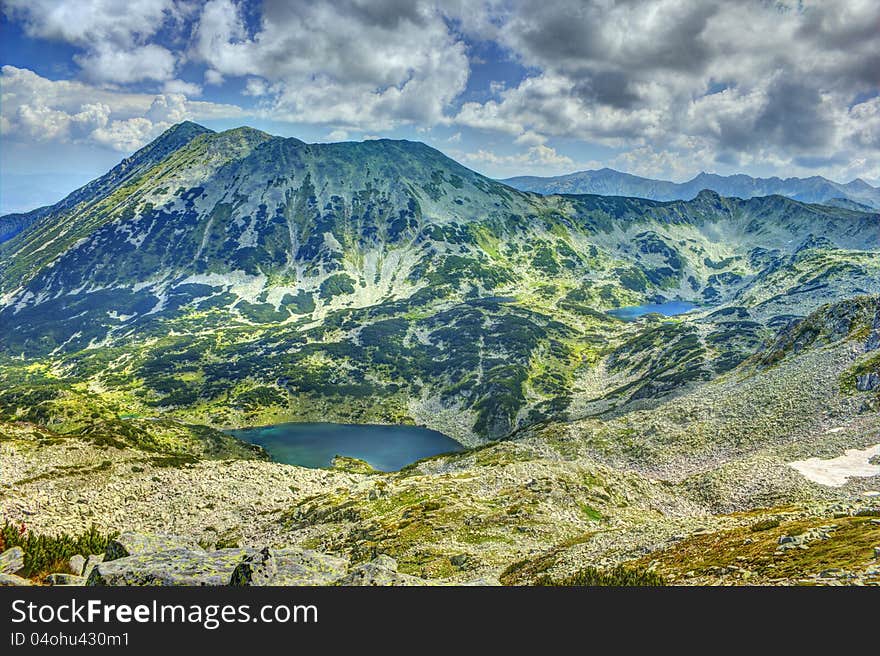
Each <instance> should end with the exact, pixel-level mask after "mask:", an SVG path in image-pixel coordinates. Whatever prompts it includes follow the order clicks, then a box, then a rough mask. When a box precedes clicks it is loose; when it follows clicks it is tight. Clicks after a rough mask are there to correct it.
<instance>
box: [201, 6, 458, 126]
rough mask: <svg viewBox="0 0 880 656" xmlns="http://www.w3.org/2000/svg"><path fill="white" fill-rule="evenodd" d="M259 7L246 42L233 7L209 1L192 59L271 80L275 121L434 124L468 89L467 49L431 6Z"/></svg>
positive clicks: (240, 74) (223, 72)
mask: <svg viewBox="0 0 880 656" xmlns="http://www.w3.org/2000/svg"><path fill="white" fill-rule="evenodd" d="M262 8H263V13H262V21H261V23H260V26H259V28H258V30H257V32H256V33H255V34H248V33H247V30H246V28H245V24H244V21H243V19H242V17H241V15H240V11H239V8H238V6H237V5H236V4H235V3H233V2H232V1H231V0H210V1H209V2H208V3H207V4H206V5H205V7H204V10H203V12H202V14H201V17H200V19H199V22H198V26H197V28H196V30H195V38H194V46H193V52H192V57H193V58H194V59H196V60H199V61H204V62H205V63H207V64H209V65H210V66H211V68H212V69H213V70H215V71H217V73H219V74H220V75H223V76H227V77H235V76H238V77H244V76H252V77H258V78H262V79H264V80H267V81H268V83H269V85H270V87H269V89H268V90H269V91H271V93H272V99H271V105H270V106H268V107H267V110H266V111H267V112H268V113H270V114H271V115H272V117H273V118H276V119H282V120H284V119H287V120H292V121H298V122H307V123H327V124H333V125H340V126H345V127H348V128H349V129H358V128H366V129H388V128H390V127H392V126H394V125H397V124H401V123H414V124H421V125H432V124H435V123H438V122H441V121H442V120H444V111H445V109H446V108H447V107H448V106H449V105H450V103H451V102H452V101H453V100H454V99H455V98H456V96H458V94H460V93H461V91H463V90H464V88H465V84H466V82H467V78H468V74H469V65H468V59H467V55H466V52H465V44H464V43H463V42H462V41H461V39H460V37H458V36H457V35H456V34H454V33H453V32H452V31H451V30H450V28H449V26H448V25H447V23H446V21H445V19H444V16H443V14H442V13H441V12H440V11H439V10H438V9H437V8H436V7H435V6H434V5H433V4H432V3H428V2H415V3H399V2H394V1H393V0H386V1H384V2H382V1H380V2H370V3H360V2H356V1H355V0H336V1H335V2H323V3H312V2H305V1H300V2H279V1H274V2H273V1H268V2H266V3H264V4H263V7H262ZM258 90H264V89H263V88H262V87H259V86H256V87H253V88H252V89H251V91H252V92H254V91H258Z"/></svg>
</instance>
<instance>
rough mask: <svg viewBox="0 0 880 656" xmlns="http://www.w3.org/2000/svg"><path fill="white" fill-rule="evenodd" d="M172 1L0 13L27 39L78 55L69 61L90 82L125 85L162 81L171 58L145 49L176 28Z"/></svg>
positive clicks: (80, 0) (45, 5)
mask: <svg viewBox="0 0 880 656" xmlns="http://www.w3.org/2000/svg"><path fill="white" fill-rule="evenodd" d="M180 4H181V3H179V2H176V1H175V0H6V1H5V2H4V13H5V14H7V16H9V17H11V18H14V19H16V20H19V21H21V23H22V25H23V27H24V30H25V33H26V34H28V35H29V36H33V37H38V38H43V39H50V40H55V41H63V42H66V43H69V44H72V45H74V46H76V47H77V48H80V49H82V50H83V51H84V52H82V53H79V54H77V55H76V56H75V57H74V60H75V61H76V63H77V64H79V66H80V67H81V68H82V70H83V73H84V74H85V76H86V78H87V79H89V80H92V81H94V82H110V83H120V84H126V83H129V82H138V81H141V80H158V81H163V80H168V79H171V78H172V77H173V75H174V69H175V66H176V57H175V55H174V54H173V53H172V52H171V51H170V50H168V49H167V48H165V47H163V46H160V45H157V44H154V43H148V40H149V39H150V38H151V37H153V36H154V35H155V34H156V33H157V32H158V31H159V30H160V29H162V27H163V26H164V25H166V24H170V23H171V24H173V23H175V22H177V21H178V20H179V18H180V16H181V8H180V7H179V5H180Z"/></svg>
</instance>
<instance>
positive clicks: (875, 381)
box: [856, 371, 880, 392]
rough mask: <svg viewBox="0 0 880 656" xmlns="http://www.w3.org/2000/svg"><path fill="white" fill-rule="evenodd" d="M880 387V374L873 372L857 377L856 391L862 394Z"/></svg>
mask: <svg viewBox="0 0 880 656" xmlns="http://www.w3.org/2000/svg"><path fill="white" fill-rule="evenodd" d="M878 387H880V374H878V373H875V372H873V371H872V372H871V373H867V374H862V375H860V376H856V389H857V390H859V391H860V392H871V391H873V390H875V389H877V388H878Z"/></svg>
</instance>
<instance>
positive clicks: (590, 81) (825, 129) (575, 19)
mask: <svg viewBox="0 0 880 656" xmlns="http://www.w3.org/2000/svg"><path fill="white" fill-rule="evenodd" d="M482 11H483V14H484V18H483V19H481V20H479V21H477V24H478V25H479V28H478V31H479V32H480V33H481V34H483V35H484V36H485V35H488V36H489V38H493V39H497V40H498V41H499V42H500V43H501V44H502V45H503V46H505V47H507V48H508V49H509V50H510V52H512V53H513V54H514V56H515V57H516V58H517V59H518V60H519V61H520V63H522V64H523V65H524V66H526V67H528V69H530V70H534V71H536V72H534V73H530V74H529V76H527V77H526V78H525V79H524V80H522V81H521V82H520V83H519V84H518V85H517V86H516V87H514V88H509V89H506V90H503V91H501V92H500V93H499V94H497V96H496V97H494V98H492V99H490V100H488V101H486V102H468V103H465V104H464V105H463V106H462V107H461V109H460V111H459V112H458V114H457V116H456V117H455V122H457V123H459V124H463V125H467V126H470V127H472V128H477V129H482V130H492V131H496V132H501V133H505V134H509V135H512V136H515V137H517V138H518V139H520V140H522V139H526V138H530V137H525V136H524V135H526V134H535V135H540V136H545V137H546V136H565V137H569V138H576V139H581V140H584V141H588V142H592V143H599V144H604V145H607V146H610V147H613V148H616V149H622V150H623V151H624V153H625V154H627V153H628V154H629V156H632V157H633V162H638V166H640V167H645V166H646V164H647V162H649V161H654V162H655V164H656V165H657V166H664V167H666V169H665V170H670V167H671V168H676V167H673V166H672V161H673V160H675V159H678V160H679V161H682V162H684V161H687V162H689V163H691V164H695V163H697V162H698V165H699V167H700V168H712V167H715V166H742V165H744V164H746V163H751V164H757V163H764V164H772V165H774V166H777V167H782V168H784V169H786V172H787V173H795V172H797V171H804V172H807V171H810V170H814V171H815V170H820V171H823V172H824V173H825V174H826V175H833V176H836V177H840V176H842V175H850V174H851V173H852V172H853V171H855V170H863V171H865V172H866V175H868V174H869V172H870V170H874V171H876V168H873V169H872V167H871V166H870V164H868V162H870V161H871V160H873V161H876V158H877V148H878V143H877V141H876V136H877V134H876V132H872V129H874V128H872V127H871V126H872V125H875V124H874V123H872V118H873V116H874V113H873V111H874V109H873V107H871V106H869V105H868V103H869V101H863V102H861V103H858V104H855V105H854V106H853V102H854V100H855V99H857V98H859V97H872V96H876V94H877V92H878V91H880V78H878V77H877V71H878V70H880V32H878V31H877V29H876V26H877V25H878V24H880V4H878V3H876V2H871V1H868V0H863V1H860V0H852V1H848V2H818V1H816V0H807V1H805V2H795V1H794V0H791V1H788V0H784V1H782V2H773V3H769V2H761V1H758V0H750V1H747V2H735V3H734V2H723V1H722V0H707V1H706V2H699V3H692V2H684V1H682V0H645V1H641V2H619V3H612V2H583V1H582V0H555V1H554V0H540V2H538V1H537V0H519V1H516V0H514V1H513V2H510V3H504V4H497V5H491V6H489V5H487V4H484V5H483V6H482ZM464 26H465V29H467V25H466V24H464ZM648 153H652V155H651V156H650V157H647V159H645V157H646V156H647V155H648ZM654 155H656V156H658V157H660V159H656V158H655V157H654ZM661 160H662V162H661ZM621 161H625V158H624V159H622V160H621ZM858 161H864V162H866V164H865V165H864V166H863V167H862V168H861V169H859V167H857V166H855V165H854V163H855V162H858Z"/></svg>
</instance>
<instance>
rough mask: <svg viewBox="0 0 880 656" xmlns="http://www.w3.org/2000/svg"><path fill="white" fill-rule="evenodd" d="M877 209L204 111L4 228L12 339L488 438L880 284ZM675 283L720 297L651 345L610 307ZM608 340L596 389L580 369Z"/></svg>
mask: <svg viewBox="0 0 880 656" xmlns="http://www.w3.org/2000/svg"><path fill="white" fill-rule="evenodd" d="M4 220H8V217H4ZM877 224H878V216H877V215H876V214H872V213H866V212H859V211H852V210H847V209H842V208H829V207H823V206H818V205H808V204H804V203H801V202H798V201H794V200H791V199H789V198H785V197H782V196H767V197H760V198H752V199H746V200H742V199H734V198H723V197H720V196H719V195H718V194H715V193H713V192H707V191H704V192H701V193H699V194H698V195H697V196H696V197H695V198H694V199H692V200H690V201H671V202H659V201H650V200H643V199H638V198H620V197H606V196H595V195H592V196H591V195H585V196H566V197H560V196H549V197H541V196H535V195H532V194H526V193H523V192H519V191H517V190H514V189H512V188H510V187H508V186H506V185H503V184H501V183H499V182H496V181H493V180H490V179H488V178H485V177H483V176H481V175H479V174H477V173H475V172H474V171H471V170H469V169H467V168H465V167H463V166H461V165H460V164H458V163H457V162H455V161H453V160H451V159H449V158H448V157H446V156H444V155H443V154H442V153H440V152H438V151H436V150H434V149H432V148H430V147H428V146H426V145H424V144H421V143H414V142H409V141H393V140H385V139H383V140H375V141H366V142H362V143H334V144H307V143H304V142H302V141H300V140H298V139H285V138H280V137H272V136H270V135H268V134H265V133H263V132H260V131H258V130H253V129H251V128H238V129H235V130H228V131H225V132H220V133H214V132H211V131H209V130H205V129H203V128H200V127H199V126H196V125H194V124H181V125H179V126H176V127H174V128H172V129H171V130H169V131H168V132H166V133H165V134H163V135H162V136H160V137H159V138H158V139H157V140H156V141H155V142H153V143H152V144H150V145H149V146H147V147H146V148H144V149H143V150H141V151H139V152H138V153H136V154H135V155H134V156H133V157H132V158H130V159H128V160H126V161H124V162H123V163H122V164H120V165H119V166H118V167H116V168H114V169H113V170H112V171H111V172H109V173H108V174H107V175H106V176H103V177H102V178H99V179H98V180H96V181H95V182H92V183H90V184H89V185H87V186H86V187H84V188H83V189H80V190H78V191H76V192H74V193H73V194H71V195H70V196H68V197H67V198H66V199H64V200H63V201H61V202H60V203H58V204H57V205H54V206H51V207H49V208H44V209H43V210H40V212H39V214H38V216H37V218H35V219H34V220H33V221H32V222H31V224H30V225H28V226H27V227H25V228H23V229H22V230H21V231H20V232H18V234H16V235H15V236H14V237H12V238H11V239H9V240H7V241H6V242H4V243H3V244H0V323H2V324H3V325H4V326H5V329H4V330H3V331H2V334H0V353H2V354H3V357H4V358H5V361H6V362H7V365H8V366H9V367H11V369H10V370H9V371H17V372H19V373H17V374H15V375H14V376H13V375H12V374H9V375H10V376H12V378H13V379H16V380H17V379H18V378H17V377H18V376H19V375H23V374H21V366H22V365H20V364H18V363H19V362H21V360H16V358H24V360H23V362H25V363H27V362H29V361H31V360H33V361H36V362H40V363H43V364H44V365H45V366H47V367H49V369H47V370H46V371H47V372H48V371H64V372H65V374H64V375H65V377H66V379H68V380H70V381H78V382H77V383H76V384H75V385H73V387H72V389H74V390H76V389H82V390H99V389H100V390H106V391H109V390H112V391H113V392H112V393H113V395H114V398H117V401H118V403H120V404H121V406H120V407H121V408H124V409H125V410H124V411H125V413H126V414H132V413H133V414H139V415H145V414H149V413H160V414H163V415H168V416H175V417H178V418H182V419H186V420H188V421H196V422H199V423H206V424H209V425H212V426H230V425H248V424H250V425H253V424H255V423H269V422H271V421H274V420H277V419H279V418H288V419H298V420H304V419H305V420H307V419H312V418H335V419H337V420H345V421H355V422H358V421H379V422H388V421H395V422H397V421H416V422H420V423H423V424H426V425H428V426H430V427H433V428H437V429H440V430H443V431H445V432H447V433H448V434H449V435H452V436H453V437H455V438H456V439H459V440H460V441H462V442H464V443H470V444H475V443H480V442H484V441H485V440H487V439H494V438H500V437H506V436H509V435H511V434H512V433H513V432H515V431H517V430H519V429H522V428H523V427H527V426H529V425H533V424H535V423H536V422H540V421H543V420H545V419H547V418H548V417H551V416H556V415H564V414H566V413H569V414H570V413H572V412H575V413H583V412H587V411H588V410H589V411H591V412H592V411H600V410H601V411H605V410H607V409H608V408H610V407H617V406H620V405H621V404H626V403H629V402H636V401H640V400H644V399H648V398H655V397H657V396H662V395H663V394H668V393H671V392H673V391H675V390H677V389H679V388H681V387H682V386H687V385H691V384H696V383H697V382H699V381H701V380H706V379H710V378H712V377H714V376H717V375H719V374H720V373H723V372H725V371H728V370H729V369H731V368H733V367H735V366H736V365H737V364H738V363H740V362H742V361H743V360H744V359H746V358H747V357H749V355H750V354H751V353H752V352H753V351H754V350H755V349H756V348H757V347H758V346H759V345H760V343H761V342H762V340H764V339H766V338H767V337H768V336H769V335H770V334H772V331H774V330H776V329H778V328H779V327H780V326H782V325H784V324H786V323H787V322H788V321H790V320H791V319H792V317H798V316H804V315H806V314H808V313H809V312H811V311H813V310H814V309H816V308H817V307H819V306H820V305H821V304H822V303H825V302H829V301H834V300H837V299H840V298H846V297H850V296H854V295H857V294H864V293H877V292H880V259H878V257H877V251H878V250H880V231H878V230H877ZM675 299H678V300H687V301H693V302H696V303H697V304H699V305H701V306H705V307H706V308H707V310H711V311H712V312H713V313H712V314H709V313H708V312H706V313H704V315H705V316H704V318H703V319H700V320H697V321H696V322H683V323H680V324H676V325H675V326H674V327H669V326H666V325H665V324H663V325H661V327H660V328H657V329H656V330H655V329H654V328H650V327H647V328H645V331H647V332H644V331H642V330H641V329H640V331H639V332H638V334H639V335H640V336H638V337H634V339H635V340H636V341H635V345H640V348H641V349H642V352H640V353H638V354H635V353H633V348H634V346H633V344H629V343H628V342H627V339H629V337H627V335H629V336H630V337H632V335H630V332H631V328H630V327H625V328H623V327H621V323H620V321H619V320H617V319H615V318H614V317H612V316H609V315H608V314H607V313H606V311H607V310H609V309H613V308H616V307H620V306H628V305H639V304H642V303H649V302H663V301H665V300H675ZM718 312H721V314H720V315H719V314H718ZM670 341H671V342H673V343H676V344H679V345H680V347H679V348H677V349H673V350H664V349H663V348H661V347H662V346H663V344H664V343H666V342H670ZM616 349H623V350H622V351H619V352H618V351H617V350H616ZM606 358H607V360H606ZM597 362H605V363H606V364H605V365H604V366H607V367H608V371H609V373H610V374H612V375H609V377H608V378H607V380H606V381H605V385H606V389H605V391H604V392H602V393H600V394H599V395H598V396H597V397H596V398H592V397H590V394H588V393H586V392H584V391H579V384H578V383H577V382H576V381H578V380H579V377H581V376H582V375H584V367H585V366H586V365H585V363H597ZM45 375H46V376H48V378H47V379H46V380H47V382H48V381H49V380H50V379H51V376H49V374H48V373H46V374H45ZM25 377H26V378H27V377H32V375H31V374H28V376H25ZM66 394H69V390H68V392H67V393H66ZM587 397H590V398H587ZM79 403H85V401H83V400H82V399H79V400H78V401H76V404H79ZM62 405H64V404H62ZM58 420H59V421H62V422H63V421H65V420H64V419H63V418H61V417H59V418H58Z"/></svg>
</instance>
